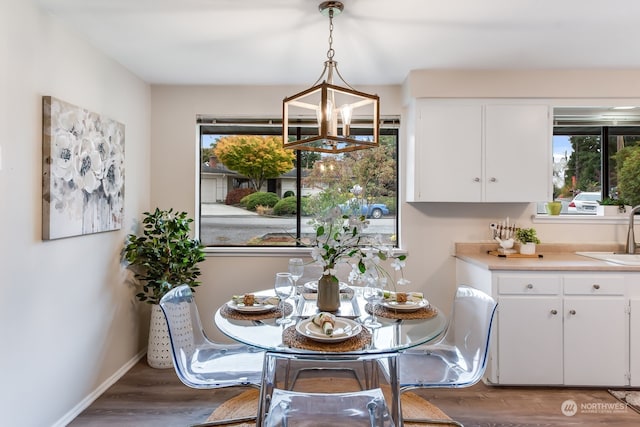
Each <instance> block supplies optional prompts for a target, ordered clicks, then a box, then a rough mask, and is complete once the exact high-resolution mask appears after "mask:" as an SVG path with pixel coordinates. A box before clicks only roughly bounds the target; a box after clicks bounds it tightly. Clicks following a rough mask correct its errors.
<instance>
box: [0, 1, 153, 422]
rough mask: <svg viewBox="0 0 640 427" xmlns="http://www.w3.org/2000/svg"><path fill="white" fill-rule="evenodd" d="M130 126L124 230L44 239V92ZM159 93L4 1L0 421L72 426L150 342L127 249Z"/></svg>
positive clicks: (144, 191) (145, 185)
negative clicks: (123, 260) (125, 263)
mask: <svg viewBox="0 0 640 427" xmlns="http://www.w3.org/2000/svg"><path fill="white" fill-rule="evenodd" d="M43 95H51V96H55V97H57V98H60V99H62V100H65V101H68V102H70V103H72V104H75V105H78V106H80V107H83V108H86V109H88V110H91V111H94V112H97V113H100V114H104V115H106V116H108V117H110V118H112V119H114V120H117V121H119V122H121V123H124V124H125V138H126V141H125V144H126V145H125V150H126V152H125V161H126V164H125V179H126V185H125V215H126V218H125V221H124V224H125V227H124V228H123V229H122V230H120V231H116V232H108V233H101V234H94V235H88V236H82V237H73V238H67V239H61V240H55V241H42V239H41V231H42V226H41V218H42V214H41V210H42V207H41V198H42V166H41V165H42V137H41V133H42V131H41V126H42V117H41V116H42V113H41V110H42V107H41V104H42V100H41V99H42V96H43ZM149 122H150V88H149V86H148V85H147V84H145V83H144V82H142V81H141V80H140V79H139V78H137V77H136V76H134V75H132V74H131V73H129V72H127V71H125V70H124V69H123V68H122V67H121V66H120V65H118V64H117V63H115V62H114V61H112V60H111V59H109V58H107V57H105V56H104V55H102V54H100V53H98V52H97V51H96V50H95V49H94V48H92V47H91V46H90V45H89V44H88V43H87V42H86V41H84V40H83V39H82V38H79V37H77V36H76V35H74V34H73V33H72V32H70V31H68V30H67V29H65V28H64V27H63V26H61V25H60V24H59V23H58V22H57V21H56V20H55V19H52V18H51V17H50V16H47V15H46V14H44V13H42V12H41V11H40V10H39V9H38V8H37V7H35V6H34V5H33V4H32V2H31V1H25V0H0V147H1V154H2V158H1V162H2V168H1V169H0V343H2V344H1V346H2V350H1V351H0V369H1V370H2V375H1V380H0V413H1V414H2V421H0V424H2V425H7V426H21V427H30V426H34V427H42V426H51V425H56V423H58V424H59V425H64V424H66V422H68V421H69V419H68V417H71V416H72V415H74V411H75V410H77V409H82V406H83V404H86V403H87V402H88V400H90V399H91V398H92V397H94V396H92V393H93V392H94V391H96V390H98V389H99V388H100V387H101V386H103V385H104V384H105V381H108V380H109V379H110V377H111V376H112V375H114V374H116V373H118V371H119V370H120V369H121V368H123V367H125V366H127V363H129V362H131V361H134V360H135V357H136V356H137V354H138V353H139V352H140V351H141V350H142V349H144V346H145V344H146V343H145V341H144V339H145V336H146V328H147V324H148V321H146V322H145V321H144V320H143V321H142V327H140V324H141V322H140V318H141V317H145V316H147V314H148V310H140V308H141V305H140V304H138V303H136V302H134V299H133V292H132V290H131V289H129V288H128V286H127V285H126V284H125V283H124V273H123V271H122V269H121V267H120V264H119V252H120V250H121V248H122V244H123V240H124V236H125V234H126V232H128V231H129V229H130V228H131V226H132V224H133V220H132V219H133V218H137V217H138V216H139V213H140V212H141V211H143V210H145V209H147V208H148V206H149V189H150V182H149V167H150V163H149V152H150V148H149V141H150V139H149Z"/></svg>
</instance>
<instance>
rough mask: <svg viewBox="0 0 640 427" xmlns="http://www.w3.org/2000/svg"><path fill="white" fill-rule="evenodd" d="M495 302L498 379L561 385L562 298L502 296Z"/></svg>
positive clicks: (505, 381) (514, 382)
mask: <svg viewBox="0 0 640 427" xmlns="http://www.w3.org/2000/svg"><path fill="white" fill-rule="evenodd" d="M498 303H499V311H498V382H499V383H500V384H558V385H559V384H562V363H563V358H562V315H561V314H560V313H562V299H561V298H560V297H559V296H556V297H552V296H543V297H517V296H502V295H501V296H500V297H499V300H498ZM514 319H515V321H514Z"/></svg>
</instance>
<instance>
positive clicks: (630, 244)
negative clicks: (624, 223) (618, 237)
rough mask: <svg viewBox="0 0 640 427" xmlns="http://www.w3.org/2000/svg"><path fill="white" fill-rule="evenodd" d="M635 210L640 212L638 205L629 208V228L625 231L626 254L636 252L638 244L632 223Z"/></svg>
mask: <svg viewBox="0 0 640 427" xmlns="http://www.w3.org/2000/svg"><path fill="white" fill-rule="evenodd" d="M636 212H640V205H638V206H635V207H634V208H633V209H631V214H629V230H628V231H627V247H626V248H625V250H624V251H625V252H626V253H628V254H635V253H636V246H638V242H636V236H635V235H634V233H633V224H634V215H635V214H636Z"/></svg>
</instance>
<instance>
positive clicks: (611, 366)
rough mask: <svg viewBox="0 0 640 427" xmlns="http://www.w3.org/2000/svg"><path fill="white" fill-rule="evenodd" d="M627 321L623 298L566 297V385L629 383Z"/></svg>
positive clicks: (614, 384)
mask: <svg viewBox="0 0 640 427" xmlns="http://www.w3.org/2000/svg"><path fill="white" fill-rule="evenodd" d="M626 320H627V314H626V312H625V301H624V298H622V297H620V298H618V297H594V296H584V297H577V296H576V297H573V296H572V297H566V296H565V300H564V383H565V384H568V385H589V386H616V385H619V386H622V385H626V384H627V378H626V374H627V369H628V366H629V359H628V354H629V350H628V347H627V341H626V334H627V333H628V332H627V331H628V329H627V325H626Z"/></svg>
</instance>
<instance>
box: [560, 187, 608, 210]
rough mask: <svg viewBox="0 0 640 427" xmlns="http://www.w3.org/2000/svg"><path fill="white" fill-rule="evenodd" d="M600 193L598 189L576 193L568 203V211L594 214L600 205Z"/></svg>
mask: <svg viewBox="0 0 640 427" xmlns="http://www.w3.org/2000/svg"><path fill="white" fill-rule="evenodd" d="M600 200H602V194H600V192H599V191H595V192H591V191H583V192H582V193H579V194H577V195H576V196H575V197H574V198H573V200H572V201H571V202H570V203H569V209H568V212H569V213H592V214H595V213H596V211H597V210H598V206H600Z"/></svg>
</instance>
